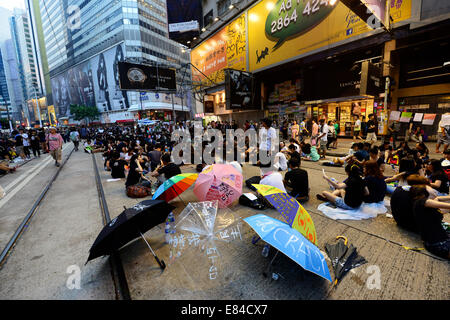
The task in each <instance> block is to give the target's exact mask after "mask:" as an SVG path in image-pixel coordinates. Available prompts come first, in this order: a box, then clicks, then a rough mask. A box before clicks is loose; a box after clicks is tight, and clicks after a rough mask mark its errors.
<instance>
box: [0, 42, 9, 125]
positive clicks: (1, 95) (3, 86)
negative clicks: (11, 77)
mask: <svg viewBox="0 0 450 320" xmlns="http://www.w3.org/2000/svg"><path fill="white" fill-rule="evenodd" d="M0 105H1V106H2V107H5V108H8V109H9V112H10V113H11V112H12V109H11V101H10V98H9V93H8V83H7V81H6V74H5V65H4V63H3V55H2V50H1V49H0ZM2 109H3V108H2ZM7 117H8V111H7V110H5V111H2V112H1V118H7Z"/></svg>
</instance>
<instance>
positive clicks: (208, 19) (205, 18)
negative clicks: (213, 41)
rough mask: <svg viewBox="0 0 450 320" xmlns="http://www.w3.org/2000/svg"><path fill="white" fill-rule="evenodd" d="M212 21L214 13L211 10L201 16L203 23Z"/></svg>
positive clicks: (207, 23)
mask: <svg viewBox="0 0 450 320" xmlns="http://www.w3.org/2000/svg"><path fill="white" fill-rule="evenodd" d="M213 21H214V13H213V10H212V9H211V11H209V12H208V13H207V14H206V16H205V17H204V18H203V25H205V26H207V25H210V24H211V23H212V22H213Z"/></svg>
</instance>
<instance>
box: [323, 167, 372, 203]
mask: <svg viewBox="0 0 450 320" xmlns="http://www.w3.org/2000/svg"><path fill="white" fill-rule="evenodd" d="M345 172H346V173H347V175H348V178H347V179H346V180H345V181H344V182H343V183H336V182H334V181H333V180H332V179H330V178H329V177H327V175H326V174H324V175H323V178H324V179H325V180H326V181H327V182H328V183H329V184H330V185H331V186H333V187H334V188H335V189H336V190H335V191H334V192H333V193H331V192H328V191H323V192H322V194H318V195H317V199H319V200H320V201H329V202H331V203H333V204H334V205H336V206H337V207H339V208H341V209H344V210H354V209H357V208H359V207H360V206H361V204H362V203H363V200H364V196H366V195H368V194H369V190H368V189H367V187H366V186H365V184H364V180H363V179H362V178H361V176H360V169H359V167H358V166H357V165H355V164H349V165H347V166H346V167H345Z"/></svg>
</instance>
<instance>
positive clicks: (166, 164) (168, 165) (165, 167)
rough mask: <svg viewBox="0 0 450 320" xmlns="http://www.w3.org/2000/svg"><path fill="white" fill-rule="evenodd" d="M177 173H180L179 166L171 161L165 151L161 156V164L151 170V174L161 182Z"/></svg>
mask: <svg viewBox="0 0 450 320" xmlns="http://www.w3.org/2000/svg"><path fill="white" fill-rule="evenodd" d="M178 174H181V170H180V167H179V166H177V165H176V164H175V163H173V162H172V161H171V159H170V153H165V154H163V155H162V156H161V165H160V166H159V167H158V168H156V169H155V171H153V173H152V174H151V176H152V177H156V178H157V179H158V181H159V182H160V183H163V182H164V181H166V180H168V179H170V178H172V177H173V176H176V175H178Z"/></svg>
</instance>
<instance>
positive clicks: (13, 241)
mask: <svg viewBox="0 0 450 320" xmlns="http://www.w3.org/2000/svg"><path fill="white" fill-rule="evenodd" d="M73 152H74V149H72V151H71V152H70V153H69V155H68V156H67V158H66V159H65V160H64V162H63V163H62V164H61V166H60V167H59V168H58V170H57V171H56V172H55V174H54V175H53V177H52V178H51V179H50V181H49V183H48V184H47V186H46V187H45V188H44V190H43V191H42V192H41V193H40V195H39V197H38V199H37V200H36V201H35V202H34V204H33V206H32V207H31V209H30V210H29V211H28V213H27V215H26V216H25V218H23V220H22V222H21V223H20V225H19V227H18V228H17V229H16V231H15V232H14V235H13V236H12V237H11V238H10V240H9V241H8V243H7V244H6V246H5V248H3V250H2V252H1V254H0V269H1V268H2V267H3V266H4V264H5V263H6V262H7V260H8V258H9V257H10V255H11V254H12V252H13V251H14V248H15V246H16V245H17V243H18V242H19V240H20V239H21V237H22V235H23V234H24V232H25V231H26V229H28V227H29V226H30V224H31V222H32V219H33V217H34V216H35V215H36V213H37V212H38V209H39V206H40V204H41V203H42V201H43V200H44V199H45V198H46V196H47V193H48V191H49V190H50V188H51V186H52V185H53V183H54V182H55V181H56V179H57V178H58V176H59V174H60V172H61V171H62V169H63V168H64V166H65V164H66V163H67V161H68V160H69V159H70V157H71V156H72V154H73Z"/></svg>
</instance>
